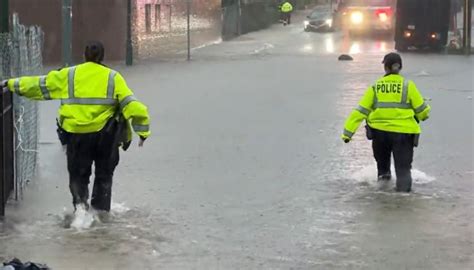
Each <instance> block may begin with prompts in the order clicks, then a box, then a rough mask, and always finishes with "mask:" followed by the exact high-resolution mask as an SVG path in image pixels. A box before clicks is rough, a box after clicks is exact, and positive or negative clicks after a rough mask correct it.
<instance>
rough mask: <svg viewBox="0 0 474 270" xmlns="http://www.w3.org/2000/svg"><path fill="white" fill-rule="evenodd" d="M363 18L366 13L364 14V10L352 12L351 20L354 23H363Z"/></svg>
mask: <svg viewBox="0 0 474 270" xmlns="http://www.w3.org/2000/svg"><path fill="white" fill-rule="evenodd" d="M363 20H364V15H362V12H360V11H355V12H352V14H351V22H352V23H354V24H361V23H362V21H363Z"/></svg>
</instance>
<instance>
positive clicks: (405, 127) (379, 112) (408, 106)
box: [342, 74, 431, 139]
mask: <svg viewBox="0 0 474 270" xmlns="http://www.w3.org/2000/svg"><path fill="white" fill-rule="evenodd" d="M430 110H431V107H430V106H429V105H428V104H427V103H426V102H425V100H424V99H423V97H422V96H421V94H420V92H419V91H418V89H417V88H416V85H415V84H414V83H413V82H412V81H409V80H406V79H404V78H403V77H402V76H400V75H398V74H391V75H387V76H384V77H382V78H380V79H379V80H378V81H377V82H376V83H375V84H374V85H373V86H371V87H369V88H368V89H367V90H366V91H365V94H364V96H363V97H362V100H361V101H360V103H359V106H358V107H357V108H356V109H354V110H353V111H352V113H351V115H350V116H349V118H348V119H347V120H346V123H345V125H344V131H343V135H342V138H343V139H351V138H352V136H353V135H354V133H355V132H356V131H357V129H358V128H359V125H360V123H361V122H362V121H363V120H366V121H367V124H368V125H369V127H371V128H373V129H377V130H382V131H388V132H397V133H406V134H420V133H421V129H420V125H419V124H418V121H424V120H426V119H428V117H429V113H430Z"/></svg>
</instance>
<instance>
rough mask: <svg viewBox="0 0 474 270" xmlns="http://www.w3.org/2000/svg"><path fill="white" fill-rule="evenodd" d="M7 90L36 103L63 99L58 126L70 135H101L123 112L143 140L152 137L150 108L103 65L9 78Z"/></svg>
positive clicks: (83, 65) (85, 64) (88, 64)
mask: <svg viewBox="0 0 474 270" xmlns="http://www.w3.org/2000/svg"><path fill="white" fill-rule="evenodd" d="M8 88H9V89H10V91H12V92H15V93H17V94H18V95H21V96H24V97H26V98H29V99H33V100H53V99H56V100H61V107H60V108H59V123H60V125H61V127H62V128H63V129H64V130H65V131H67V132H69V133H78V134H82V133H93V132H98V131H100V130H102V129H103V128H104V126H105V125H106V123H107V122H108V120H109V119H111V118H112V117H114V115H115V113H116V111H117V110H120V112H121V113H122V115H123V116H124V118H125V119H126V120H127V122H128V123H130V121H131V123H132V127H133V129H134V131H135V132H136V133H137V134H138V135H139V136H140V137H143V138H147V137H148V136H150V116H149V114H148V109H147V107H146V106H145V105H144V104H143V103H141V102H139V101H138V100H137V99H136V98H135V96H134V95H133V92H132V91H131V90H130V88H128V86H127V84H126V82H125V80H124V78H123V77H122V75H120V74H119V73H118V72H117V71H114V70H112V69H110V68H107V67H105V66H102V65H100V64H96V63H93V62H86V63H83V64H80V65H77V66H73V67H69V68H63V69H61V70H59V71H51V72H49V73H48V75H46V76H29V77H21V78H16V79H10V80H8ZM128 126H129V124H128ZM129 140H131V132H129Z"/></svg>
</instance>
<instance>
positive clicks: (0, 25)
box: [0, 0, 10, 33]
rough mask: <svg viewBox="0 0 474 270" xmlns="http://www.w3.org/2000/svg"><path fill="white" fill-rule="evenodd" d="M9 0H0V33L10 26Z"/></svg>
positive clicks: (5, 31)
mask: <svg viewBox="0 0 474 270" xmlns="http://www.w3.org/2000/svg"><path fill="white" fill-rule="evenodd" d="M8 1H9V0H0V33H7V32H8V30H9V28H10V20H9V5H8Z"/></svg>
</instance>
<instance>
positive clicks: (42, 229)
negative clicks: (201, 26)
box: [0, 24, 474, 269]
mask: <svg viewBox="0 0 474 270" xmlns="http://www.w3.org/2000/svg"><path fill="white" fill-rule="evenodd" d="M302 28H303V27H302V24H294V25H291V26H288V27H283V26H281V25H275V26H273V27H272V28H271V29H268V30H264V31H259V32H256V33H251V34H249V35H245V36H242V37H240V38H238V39H236V40H234V41H231V42H225V43H221V44H216V45H212V46H208V47H205V48H200V49H196V50H194V51H193V58H194V60H193V61H192V62H191V63H185V62H165V63H163V62H162V63H159V64H153V63H144V64H142V65H139V66H136V67H133V68H123V67H118V70H119V71H121V72H122V73H123V74H124V76H125V78H127V80H128V83H129V85H130V86H131V87H132V88H133V89H134V91H135V93H136V95H137V96H138V97H139V98H140V99H141V100H143V101H144V102H145V103H146V104H148V106H149V108H150V112H151V115H152V118H153V119H152V128H153V132H154V133H153V135H152V137H151V138H150V139H149V140H148V141H147V142H146V145H145V148H143V149H138V148H137V147H133V148H132V149H130V150H129V151H128V152H127V153H124V154H122V159H121V164H120V166H119V168H118V170H117V171H116V176H115V184H114V185H115V186H114V195H113V201H114V205H113V207H112V213H111V216H110V217H109V219H108V220H106V221H102V222H99V221H96V222H95V223H94V224H93V226H92V227H90V228H82V229H75V228H64V226H63V223H64V221H65V219H66V218H65V217H66V216H67V214H68V213H69V214H70V213H71V211H72V210H71V205H70V195H69V192H68V184H67V172H66V166H65V155H64V153H63V152H62V149H61V147H60V146H59V145H58V143H57V139H56V137H55V133H54V117H55V111H56V109H57V104H54V103H43V104H42V106H41V132H42V137H41V149H40V169H39V174H38V178H37V179H35V181H34V182H33V183H32V184H31V185H30V187H29V188H28V190H27V191H26V193H25V199H24V200H23V201H21V202H19V203H11V204H10V205H9V207H8V209H7V219H6V221H5V222H4V223H3V224H2V225H0V260H2V259H5V260H6V259H8V258H10V257H12V256H17V257H19V258H20V259H22V260H33V261H38V262H44V263H47V264H49V265H50V266H51V267H53V268H54V269H472V268H473V267H474V255H473V254H474V235H473V233H474V225H473V224H474V211H473V210H474V209H473V203H474V197H473V191H474V182H473V181H472V180H473V178H474V165H473V153H474V146H473V145H474V144H473V135H474V132H473V104H472V96H473V91H474V82H473V76H472V75H473V69H472V67H473V64H474V62H473V58H472V57H470V58H467V57H464V56H448V55H438V54H430V53H406V54H403V55H402V57H403V59H404V70H403V73H404V75H405V76H407V77H408V78H409V79H412V80H414V81H415V83H416V84H417V85H418V87H419V89H420V90H421V92H422V93H423V94H424V95H425V97H426V98H428V99H430V104H431V105H432V107H433V111H432V115H431V118H430V119H429V120H428V121H427V122H426V123H423V124H422V128H423V134H422V137H421V145H420V147H419V148H417V149H416V151H415V152H416V154H415V162H414V170H413V175H414V187H413V189H414V192H413V193H411V194H400V193H395V192H394V191H393V186H394V182H393V181H391V182H389V183H386V184H380V183H377V182H376V180H375V167H374V161H373V159H372V154H371V149H370V145H369V143H368V142H367V141H366V140H365V138H364V134H363V132H362V131H363V130H362V129H360V130H359V132H358V133H357V135H356V136H355V139H354V141H353V142H351V143H350V144H348V145H346V144H344V143H342V141H341V139H340V133H341V130H342V127H343V122H344V120H345V117H347V116H348V114H349V113H350V111H351V109H352V108H353V107H354V106H356V104H357V102H358V100H359V98H360V97H361V95H362V94H363V92H364V90H365V88H366V87H367V86H368V85H370V84H371V83H372V82H373V81H374V80H376V79H377V78H378V77H380V76H381V75H382V66H381V63H380V62H381V59H382V57H383V55H384V54H385V53H387V52H388V51H391V50H393V42H392V41H391V40H390V38H369V39H367V38H358V39H351V38H349V37H347V36H345V35H344V34H343V33H338V32H336V33H324V34H318V33H306V32H303V31H302ZM340 53H351V54H352V55H353V56H354V61H352V62H339V61H337V57H338V56H339V54H340ZM65 208H67V209H65Z"/></svg>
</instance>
